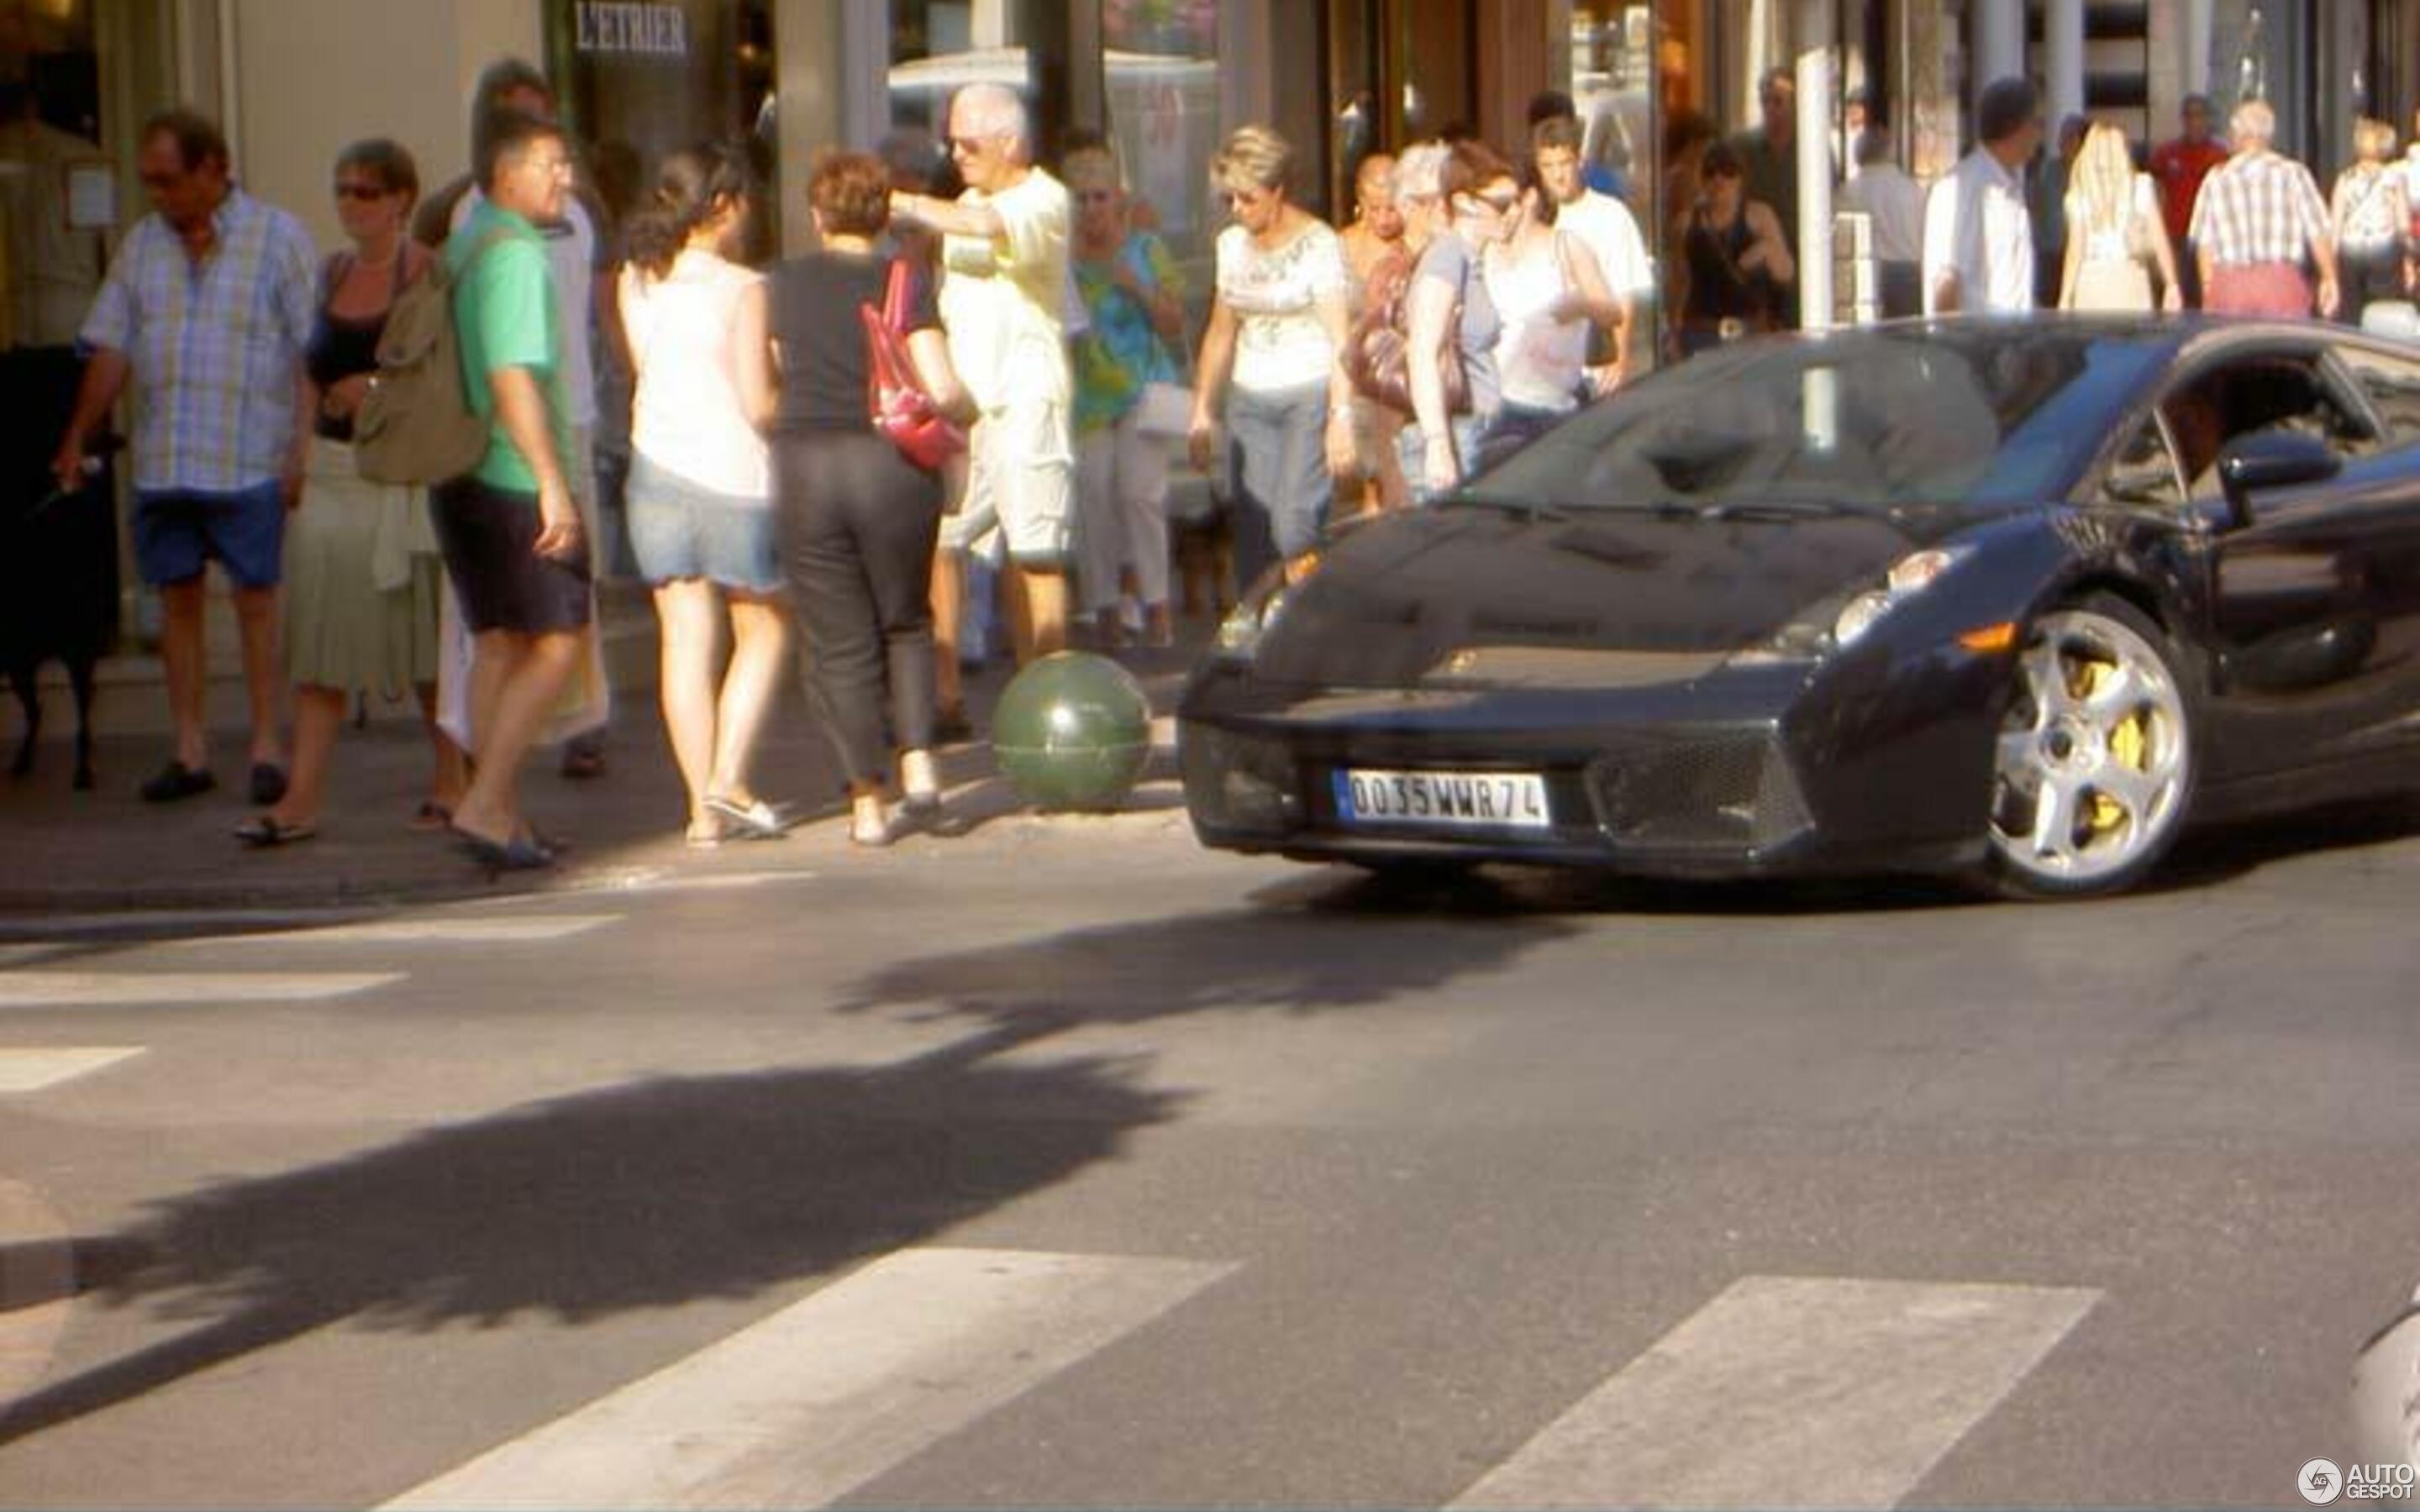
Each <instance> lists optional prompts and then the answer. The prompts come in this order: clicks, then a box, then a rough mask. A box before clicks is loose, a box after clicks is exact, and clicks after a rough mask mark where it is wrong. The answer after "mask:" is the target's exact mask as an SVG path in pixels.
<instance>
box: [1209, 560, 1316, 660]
mask: <svg viewBox="0 0 2420 1512" xmlns="http://www.w3.org/2000/svg"><path fill="white" fill-rule="evenodd" d="M1319 563H1320V554H1319V553H1318V552H1316V551H1312V552H1308V553H1306V554H1305V555H1303V556H1301V557H1298V558H1296V559H1295V562H1294V563H1292V566H1291V568H1290V569H1289V568H1288V567H1285V566H1279V567H1272V568H1271V569H1269V571H1268V572H1266V573H1264V574H1263V575H1262V577H1261V579H1260V580H1259V581H1258V582H1256V583H1254V584H1253V585H1252V587H1251V591H1250V592H1249V593H1247V594H1245V595H1244V600H1243V602H1242V603H1240V604H1237V605H1236V606H1235V608H1234V609H1233V612H1231V613H1230V614H1228V616H1227V617H1226V618H1225V619H1224V620H1221V621H1219V622H1218V642H1217V644H1218V654H1219V655H1220V656H1227V657H1229V658H1231V659H1233V660H1235V661H1249V660H1251V659H1252V654H1253V653H1254V652H1256V651H1258V650H1260V649H1261V639H1262V637H1264V636H1265V635H1267V634H1268V633H1269V631H1270V630H1271V629H1273V628H1275V627H1276V625H1277V623H1278V616H1279V615H1280V614H1283V613H1284V612H1285V607H1286V604H1287V602H1288V601H1289V600H1291V599H1292V598H1293V597H1294V594H1295V590H1296V589H1298V588H1300V587H1301V586H1302V585H1303V583H1304V582H1305V581H1306V580H1307V579H1309V578H1310V577H1311V574H1312V573H1314V572H1317V571H1318V570H1319Z"/></svg>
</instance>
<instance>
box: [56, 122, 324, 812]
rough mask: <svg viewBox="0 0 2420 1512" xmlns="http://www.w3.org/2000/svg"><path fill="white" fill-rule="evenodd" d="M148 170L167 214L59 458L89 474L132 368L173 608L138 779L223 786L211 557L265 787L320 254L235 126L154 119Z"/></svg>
mask: <svg viewBox="0 0 2420 1512" xmlns="http://www.w3.org/2000/svg"><path fill="white" fill-rule="evenodd" d="M139 143H140V145H139V147H137V150H136V157H135V165H136V170H137V172H138V173H139V175H140V176H141V177H142V180H143V188H144V190H145V192H146V193H147V194H148V196H149V197H150V200H151V206H152V209H153V210H154V212H155V213H153V214H151V215H147V216H146V217H144V218H143V219H142V220H141V221H140V222H138V223H136V224H135V226H134V228H133V230H132V231H131V232H129V233H128V234H127V237H126V241H125V243H124V245H122V246H121V247H119V248H118V252H117V256H116V259H114V260H113V261H112V263H111V264H110V269H109V276H108V277H107V279H106V280H104V281H103V283H102V284H101V293H100V294H99V295H98V296H97V297H96V298H95V299H94V301H93V303H92V310H91V313H90V314H89V315H87V316H85V323H84V330H83V332H82V335H81V341H82V344H83V345H84V346H85V347H87V348H88V349H89V350H90V351H91V353H92V360H91V362H90V363H89V364H88V365H87V366H86V367H85V374H84V382H83V386H82V388H81V389H80V390H79V392H78V393H77V395H76V408H75V414H74V417H73V418H72V419H71V420H70V421H69V423H68V429H67V434H66V435H65V436H64V437H63V438H62V439H61V440H60V441H59V448H58V453H57V455H56V456H55V457H54V459H53V461H52V470H53V471H54V473H55V474H56V475H57V478H58V483H59V486H60V487H62V488H64V489H68V490H70V491H72V490H74V489H76V488H78V487H80V486H82V484H83V482H84V471H83V462H84V450H85V441H86V440H87V439H88V438H89V437H90V436H91V435H92V434H93V432H94V431H96V430H97V429H99V428H100V427H101V424H103V423H104V422H105V421H106V419H107V417H108V414H109V410H110V407H111V406H113V405H114V404H116V402H117V396H118V393H120V391H122V390H123V389H124V388H125V387H126V385H127V383H128V382H129V380H130V379H131V380H132V383H133V385H134V393H135V398H136V406H135V424H134V448H133V457H134V555H135V560H136V563H137V564H138V565H139V566H140V567H141V568H142V571H143V577H144V580H145V581H147V582H149V583H151V584H152V585H153V586H155V587H157V588H158V589H159V590H160V601H161V606H162V608H163V609H164V611H165V613H164V616H163V625H162V633H161V646H160V656H161V660H162V661H163V663H165V666H166V671H167V682H168V704H169V712H170V714H171V715H172V716H173V717H174V718H175V721H176V729H177V749H176V754H175V756H174V757H173V758H172V759H171V760H170V761H169V763H168V764H167V765H166V766H165V767H163V769H162V770H161V771H160V773H159V774H158V775H157V776H155V777H153V778H152V779H150V780H149V781H147V782H146V783H145V784H144V785H143V795H144V796H145V797H146V798H148V799H150V800H151V801H153V802H155V803H156V802H165V801H168V800H171V799H176V798H185V797H191V796H193V795H195V794H197V793H206V792H208V791H209V789H210V788H212V787H214V786H216V785H217V784H216V779H214V778H212V777H211V775H210V769H209V733H208V730H207V728H206V727H205V725H204V723H203V702H204V694H205V692H206V690H207V687H206V676H207V674H206V671H205V666H204V661H203V650H204V648H203V639H202V609H203V571H204V569H205V567H206V566H207V565H208V563H209V559H210V558H212V557H216V558H217V559H218V561H219V564H220V566H221V568H222V569H223V570H224V571H225V573H226V575H227V577H228V579H229V580H230V581H231V582H232V583H233V585H234V590H235V592H234V597H235V609H236V620H237V624H238V625H239V626H240V629H241V631H242V635H243V675H244V684H245V687H246V689H247V691H248V692H249V694H250V696H251V699H250V702H251V709H252V783H251V788H252V799H253V801H254V802H255V803H261V804H270V803H275V802H276V801H277V800H278V799H279V798H280V797H282V796H284V795H285V792H286V773H285V766H284V759H283V756H282V754H281V748H280V746H279V744H278V736H277V693H278V689H279V687H280V686H281V684H282V683H283V677H282V674H281V671H280V669H279V667H278V661H277V584H278V579H279V577H280V568H281V566H282V563H283V548H284V543H285V532H286V512H287V510H288V509H291V508H293V507H294V505H295V503H296V502H297V501H299V499H300V498H301V489H302V460H303V457H302V448H303V447H304V446H305V445H307V444H308V438H309V436H310V434H311V427H310V424H309V423H308V417H307V412H306V409H305V405H306V403H307V399H306V395H305V380H304V376H303V367H302V354H303V349H304V347H307V346H308V345H309V344H310V340H311V328H312V324H313V321H314V317H315V315H316V312H315V310H314V308H313V306H314V303H315V300H314V294H313V282H314V263H315V261H316V253H315V251H314V249H313V246H312V242H311V238H310V235H309V233H307V232H305V231H304V230H303V229H302V223H300V222H299V221H297V220H295V219H294V217H292V216H291V215H288V214H287V213H286V212H285V211H284V210H281V209H276V208H272V207H271V206H267V205H264V204H262V203H261V202H260V201H258V200H256V199H254V198H253V197H252V196H251V195H249V194H246V193H244V192H243V191H242V190H240V189H239V188H237V187H236V186H235V184H234V182H233V180H232V178H231V177H229V173H228V162H227V147H226V139H225V137H224V136H222V135H220V133H219V130H218V128H217V127H215V126H213V125H212V124H210V122H209V121H207V120H205V119H203V118H202V117H200V116H195V115H194V114H192V113H191V112H188V111H169V112H165V113H163V114H162V115H160V116H154V117H153V118H152V119H151V120H150V121H149V122H147V123H146V125H145V126H144V129H143V134H142V136H141V137H140V138H139Z"/></svg>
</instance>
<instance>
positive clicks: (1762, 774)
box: [1589, 733, 1808, 850]
mask: <svg viewBox="0 0 2420 1512" xmlns="http://www.w3.org/2000/svg"><path fill="white" fill-rule="evenodd" d="M1589 792H1590V796H1591V797H1592V798H1593V799H1594V800H1595V802H1596V807H1597V816H1598V819H1599V821H1600V822H1601V823H1602V824H1603V825H1605V827H1606V832H1607V833H1608V834H1610V835H1611V836H1612V837H1613V839H1614V840H1615V841H1618V842H1620V843H1622V844H1625V845H1637V846H1640V847H1650V848H1666V849H1717V848H1719V849H1727V850H1728V849H1741V848H1748V849H1756V848H1761V847H1763V846H1767V845H1772V844H1776V843H1777V842H1779V841H1784V840H1787V839H1789V838H1790V837H1791V836H1792V835H1795V834H1797V833H1798V832H1799V831H1801V830H1803V829H1805V828H1806V827H1807V823H1808V820H1807V807H1806V803H1805V801H1804V800H1803V799H1802V798H1801V797H1800V796H1799V793H1798V784H1797V781H1796V780H1795V779H1793V778H1792V776H1791V772H1790V764H1789V762H1788V761H1787V760H1786V759H1785V758H1784V757H1783V756H1782V754H1781V753H1780V751H1779V750H1778V749H1776V748H1775V746H1774V744H1773V742H1772V740H1771V739H1770V738H1769V737H1767V736H1765V735H1763V734H1761V733H1756V734H1748V733H1743V734H1737V735H1714V736H1699V737H1683V738H1677V739H1671V740H1656V741H1641V742H1638V743H1637V744H1635V745H1630V746H1626V747H1624V748H1619V749H1616V750H1614V751H1610V752H1608V753H1606V755H1603V756H1600V757H1598V758H1597V759H1596V761H1594V762H1593V763H1591V764H1590V766H1589Z"/></svg>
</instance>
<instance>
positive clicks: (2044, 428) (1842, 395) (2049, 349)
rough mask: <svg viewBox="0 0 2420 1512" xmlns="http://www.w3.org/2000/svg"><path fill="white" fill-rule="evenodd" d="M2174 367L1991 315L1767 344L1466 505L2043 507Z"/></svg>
mask: <svg viewBox="0 0 2420 1512" xmlns="http://www.w3.org/2000/svg"><path fill="white" fill-rule="evenodd" d="M2160 360H2161V354H2160V350H2159V348H2158V347H2156V346H2155V345H2153V344H2150V343H2145V342H2128V341H2123V340H2117V339H2110V338H2109V337H2108V335H2107V333H2106V332H2092V331H2090V330H2088V329H2066V330H2060V329H2057V328H2055V327H2053V328H2048V329H2035V328H2010V327H2007V326H2001V325H1998V324H1997V323H1994V322H1985V321H1974V322H1966V323H1962V324H1959V325H1952V326H1947V327H1934V328H1930V329H1928V328H1925V327H1919V326H1909V327H1894V328H1888V329H1885V330H1878V331H1867V332H1843V333H1839V334H1836V335H1833V336H1829V337H1825V338H1823V339H1821V340H1814V341H1783V342H1773V343H1760V344H1758V345H1756V346H1752V347H1742V348H1738V349H1735V350H1730V351H1723V352H1717V353H1714V354H1711V355H1709V356H1705V357H1700V358H1698V359H1696V360H1694V361H1692V362H1689V363H1683V364H1682V365H1680V366H1679V367H1676V368H1673V369H1671V370H1669V371H1668V372H1665V373H1661V374H1658V375H1657V376H1656V377H1655V378H1652V379H1651V380H1649V381H1647V382H1645V383H1642V384H1640V385H1639V386H1638V387H1637V388H1636V389H1633V390H1631V391H1629V392H1628V393H1623V394H1621V395H1618V396H1617V397H1615V398H1613V399H1610V400H1607V401H1606V402H1605V403H1604V404H1602V405H1599V406H1597V407H1596V408H1594V409H1590V410H1588V411H1587V412H1585V413H1583V414H1581V415H1579V416H1578V417H1576V418H1575V419H1574V420H1572V421H1570V422H1569V423H1568V424H1563V425H1561V426H1559V427H1558V428H1557V429H1555V430H1553V431H1551V432H1549V433H1548V434H1547V435H1546V436H1544V438H1542V439H1541V440H1538V441H1537V442H1535V443H1534V444H1532V445H1530V446H1529V447H1528V448H1527V449H1526V450H1524V451H1522V452H1521V453H1519V454H1518V455H1514V456H1513V457H1512V458H1511V459H1510V460H1508V461H1506V462H1505V463H1504V464H1503V465H1502V466H1500V467H1498V468H1496V469H1495V470H1493V471H1489V472H1487V473H1486V474H1485V475H1483V476H1481V478H1479V479H1478V480H1477V481H1476V482H1474V483H1473V484H1472V485H1471V486H1470V487H1469V488H1468V489H1467V490H1466V491H1465V492H1464V494H1463V495H1462V496H1461V497H1462V498H1464V499H1466V500H1468V501H1473V502H1479V503H1488V504H1497V505H1511V506H1516V507H1525V508H1533V509H1583V508H1603V509H1646V510H1666V509H1682V510H1689V511H1692V512H1707V513H1714V514H1722V513H1729V512H1745V511H1749V510H1758V509H1765V510H1782V511H1791V510H1823V511H1832V510H1852V511H1864V510H1887V509H1898V508H1906V507H1930V506H1944V505H1961V504H1991V503H2002V502H2017V501H2039V500H2041V499H2044V498H2047V497H2050V496H2052V495H2053V494H2054V493H2055V492H2056V491H2058V490H2060V489H2063V488H2065V487H2067V486H2071V484H2072V482H2073V480H2074V478H2075V476H2076V475H2077V473H2078V472H2079V471H2081V470H2082V468H2083V467H2084V465H2085V464H2086V461H2088V460H2089V458H2090V456H2091V455H2092V452H2093V450H2094V448H2095V446H2096V444H2097V442H2098V440H2099V438H2100V437H2101V436H2102V434H2103V433H2104V432H2105V431H2106V429H2107V427H2108V425H2109V423H2110V421H2111V419H2112V418H2113V417H2114V416H2115V415H2117V414H2118V413H2121V412H2122V411H2123V409H2124V408H2125V403H2126V400H2127V398H2128V397H2129V396H2130V395H2131V394H2132V393H2133V392H2134V391H2135V389H2136V388H2137V387H2138V386H2139V384H2140V382H2141V380H2142V379H2143V378H2145V377H2146V376H2147V375H2148V374H2149V371H2150V369H2151V368H2152V367H2153V366H2155V365H2156V364H2157V363H2159V362H2160Z"/></svg>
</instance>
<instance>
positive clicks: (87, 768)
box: [68, 656, 93, 793]
mask: <svg viewBox="0 0 2420 1512" xmlns="http://www.w3.org/2000/svg"><path fill="white" fill-rule="evenodd" d="M68 683H69V685H70V687H73V688H74V689H75V709H76V739H75V786H76V791H77V792H79V793H89V792H91V791H92V697H93V662H92V659H91V658H90V657H88V656H87V657H80V658H78V659H76V660H74V661H71V662H70V663H69V664H68Z"/></svg>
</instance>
